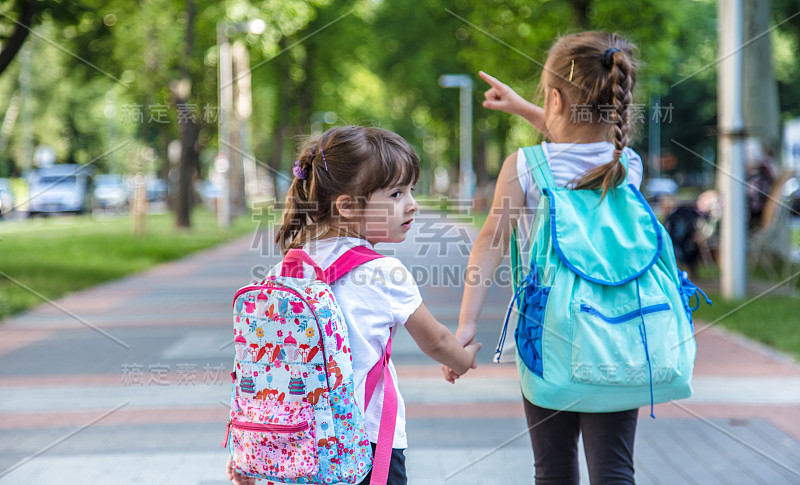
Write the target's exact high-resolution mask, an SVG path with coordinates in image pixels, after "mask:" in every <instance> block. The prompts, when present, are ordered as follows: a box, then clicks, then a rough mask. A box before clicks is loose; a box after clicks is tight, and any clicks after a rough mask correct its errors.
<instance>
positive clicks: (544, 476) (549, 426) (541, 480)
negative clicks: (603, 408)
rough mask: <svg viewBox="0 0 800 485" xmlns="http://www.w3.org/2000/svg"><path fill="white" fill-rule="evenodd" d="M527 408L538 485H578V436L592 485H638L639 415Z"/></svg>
mask: <svg viewBox="0 0 800 485" xmlns="http://www.w3.org/2000/svg"><path fill="white" fill-rule="evenodd" d="M523 401H524V403H525V416H526V418H527V420H528V427H529V428H530V429H529V430H530V435H531V443H532V444H533V459H534V463H535V467H536V485H550V484H558V485H572V484H575V485H577V484H578V483H580V472H579V470H578V436H579V435H580V434H583V447H584V450H585V451H586V462H587V463H588V465H589V479H590V481H591V483H592V485H618V484H625V485H629V484H634V483H635V482H634V480H633V442H634V439H635V438H636V422H637V419H638V415H639V410H638V409H632V410H630V411H620V412H615V413H576V412H571V411H554V410H552V409H544V408H540V407H539V406H536V405H534V404H532V403H530V402H529V401H528V400H527V399H525V398H523Z"/></svg>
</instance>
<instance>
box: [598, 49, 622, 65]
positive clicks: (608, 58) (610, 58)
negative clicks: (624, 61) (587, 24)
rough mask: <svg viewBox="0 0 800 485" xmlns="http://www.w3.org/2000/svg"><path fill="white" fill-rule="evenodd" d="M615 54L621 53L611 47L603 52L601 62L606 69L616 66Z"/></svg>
mask: <svg viewBox="0 0 800 485" xmlns="http://www.w3.org/2000/svg"><path fill="white" fill-rule="evenodd" d="M615 52H619V49H617V48H616V47H609V48H608V49H606V51H605V52H603V57H602V59H601V62H602V63H603V66H604V67H607V68H609V69H611V66H613V65H614V53H615Z"/></svg>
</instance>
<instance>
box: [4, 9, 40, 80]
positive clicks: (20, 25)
mask: <svg viewBox="0 0 800 485" xmlns="http://www.w3.org/2000/svg"><path fill="white" fill-rule="evenodd" d="M21 3H22V7H21V8H20V12H19V18H17V20H16V22H15V24H16V28H15V29H14V32H13V33H12V34H11V36H10V37H9V38H8V40H7V41H6V42H5V44H3V48H2V50H0V74H2V73H3V71H5V70H6V68H7V67H8V66H9V64H11V61H13V60H14V56H16V55H17V52H19V50H20V49H21V48H22V44H24V43H25V39H26V38H28V32H29V31H30V29H32V28H33V14H34V13H36V0H24V1H23V2H21Z"/></svg>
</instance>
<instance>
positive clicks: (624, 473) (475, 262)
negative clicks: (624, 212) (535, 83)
mask: <svg viewBox="0 0 800 485" xmlns="http://www.w3.org/2000/svg"><path fill="white" fill-rule="evenodd" d="M634 50H635V47H634V46H633V45H631V44H630V43H628V42H627V41H626V40H625V39H623V38H621V37H620V36H618V35H616V34H609V33H605V32H582V33H578V34H573V35H569V36H566V37H563V38H561V39H559V40H558V41H557V42H556V43H555V45H554V46H553V47H552V48H551V49H550V52H549V55H548V58H547V61H546V63H545V65H544V70H543V72H542V77H541V83H540V90H541V91H543V93H544V103H543V106H542V107H539V106H536V105H534V104H532V103H529V102H528V101H526V100H524V99H523V98H522V97H520V96H519V95H518V94H517V93H515V92H514V90H512V89H511V88H510V87H508V86H507V85H505V84H503V83H502V82H500V81H498V80H497V79H495V78H493V77H491V76H489V75H488V74H485V73H483V72H481V73H480V75H481V77H482V78H483V79H484V80H485V81H486V82H487V83H489V85H490V86H491V87H490V89H489V90H487V91H486V94H485V96H486V100H485V101H484V103H483V106H484V107H485V108H488V109H493V110H499V111H504V112H507V113H511V114H516V115H519V116H522V117H523V118H524V119H526V120H527V121H528V122H529V123H530V124H531V125H533V127H534V128H536V129H537V130H539V131H540V132H541V133H542V134H543V135H544V136H545V138H546V139H548V140H549V141H546V142H544V143H542V146H541V147H542V150H543V153H544V155H545V157H544V158H546V163H547V166H549V168H550V171H551V172H552V176H553V180H554V186H555V187H565V188H571V189H575V190H580V189H594V190H602V196H603V197H607V196H608V197H613V196H614V190H615V188H616V187H617V186H618V185H620V184H621V183H623V182H624V181H625V179H626V176H627V183H629V184H633V185H635V186H636V187H638V186H639V185H640V184H641V180H642V161H641V158H640V157H639V156H638V155H637V154H636V153H635V152H634V151H633V150H631V149H630V148H629V147H628V146H627V145H628V143H629V134H630V131H631V126H630V123H629V107H630V105H631V102H632V99H633V89H634V86H635V84H636V63H635V59H634ZM623 154H625V155H626V156H627V159H628V170H627V171H626V169H625V167H624V165H623V163H622V160H621V158H622V157H623ZM530 166H532V165H530ZM626 172H629V173H626ZM534 178H535V177H534V176H533V174H532V173H531V171H530V169H529V164H528V163H527V160H526V159H525V151H524V150H523V149H520V150H519V151H518V152H516V153H512V154H511V155H509V156H508V158H506V160H505V162H504V163H503V165H502V169H501V171H500V175H499V176H498V179H497V186H496V189H495V194H494V201H493V204H492V210H491V211H490V213H489V216H488V218H487V219H486V222H485V224H484V226H483V228H482V230H481V231H480V234H479V235H478V237H477V239H476V241H475V243H474V245H473V248H472V251H471V253H470V257H469V267H470V270H471V271H473V274H474V275H475V274H476V275H478V278H474V279H473V281H477V283H473V284H470V282H469V281H468V282H467V284H466V286H465V289H464V296H463V299H462V303H461V312H460V318H459V327H458V332H457V333H456V336H457V338H458V339H459V341H460V342H461V343H462V344H463V345H467V344H469V343H471V342H473V341H474V339H475V335H476V326H477V321H478V317H479V316H480V313H481V308H482V307H483V304H484V301H485V299H486V294H487V291H488V285H487V284H484V283H485V282H488V281H491V278H492V274H493V273H494V272H495V270H496V269H497V267H498V265H499V264H500V262H501V261H502V259H503V257H504V255H505V249H506V248H507V247H509V242H510V241H511V238H512V233H513V232H514V229H515V227H517V224H518V223H520V225H522V224H524V223H525V222H526V217H523V216H524V215H525V214H526V213H527V214H530V211H532V210H535V209H536V208H537V207H538V203H539V198H540V194H541V191H540V188H539V187H537V184H536V182H535V180H534ZM526 209H527V210H526ZM519 234H520V235H525V234H527V232H526V231H525V230H519ZM524 245H525V243H524V242H523V241H520V246H524ZM512 334H513V333H512ZM578 361H580V359H578ZM519 362H520V361H519V359H518V368H519V372H520V379H521V383H522V392H523V397H524V398H523V403H524V408H525V414H526V417H527V421H528V425H529V432H530V437H531V442H532V445H533V453H534V461H535V474H536V483H537V484H539V485H541V484H555V483H557V484H561V485H563V484H577V483H579V480H580V476H579V475H580V474H579V469H578V454H577V450H578V446H577V443H578V437H579V436H580V435H581V434H582V435H583V442H584V449H585V453H586V459H587V464H588V468H589V476H590V478H591V482H592V483H594V484H598V483H601V484H605V483H614V484H621V483H634V479H633V475H634V470H633V446H634V437H635V434H636V423H637V416H638V409H630V410H627V411H621V412H608V413H585V412H572V411H567V410H555V409H545V408H542V407H539V406H536V405H534V404H533V401H534V398H533V396H534V395H535V393H536V389H534V388H533V387H535V386H534V385H533V384H532V383H535V379H529V378H528V377H529V376H527V375H526V373H528V374H529V373H531V370H530V369H529V368H528V367H526V365H519ZM566 365H569V363H566ZM443 371H444V374H445V378H446V379H448V380H449V381H451V382H453V381H454V380H455V379H456V378H457V376H456V374H454V373H451V372H450V370H449V369H448V368H446V367H444V368H443ZM531 375H532V374H531Z"/></svg>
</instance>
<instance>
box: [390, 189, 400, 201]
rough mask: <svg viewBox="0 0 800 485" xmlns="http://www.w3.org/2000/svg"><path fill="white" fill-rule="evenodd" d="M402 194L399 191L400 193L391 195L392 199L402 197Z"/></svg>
mask: <svg viewBox="0 0 800 485" xmlns="http://www.w3.org/2000/svg"><path fill="white" fill-rule="evenodd" d="M401 194H402V192H400V191H399V190H398V191H396V192H394V193H393V194H392V195H391V197H392V199H396V198H398V197H400V195H401Z"/></svg>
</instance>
